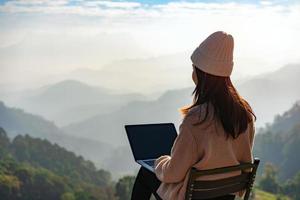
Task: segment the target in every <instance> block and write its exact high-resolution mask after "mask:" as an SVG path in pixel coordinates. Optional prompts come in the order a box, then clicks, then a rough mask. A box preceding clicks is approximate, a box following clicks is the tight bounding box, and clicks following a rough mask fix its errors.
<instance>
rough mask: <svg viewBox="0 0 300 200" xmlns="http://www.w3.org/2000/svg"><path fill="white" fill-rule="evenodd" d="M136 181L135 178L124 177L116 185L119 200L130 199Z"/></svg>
mask: <svg viewBox="0 0 300 200" xmlns="http://www.w3.org/2000/svg"><path fill="white" fill-rule="evenodd" d="M134 180H135V177H134V176H124V177H123V178H121V179H119V181H118V182H117V184H116V196H118V197H119V200H128V199H130V197H131V191H132V188H133V184H134Z"/></svg>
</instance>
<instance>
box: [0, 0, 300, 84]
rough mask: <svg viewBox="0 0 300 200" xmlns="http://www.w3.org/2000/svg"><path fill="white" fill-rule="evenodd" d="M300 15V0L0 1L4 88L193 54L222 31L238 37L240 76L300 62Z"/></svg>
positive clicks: (237, 68)
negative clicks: (119, 63) (130, 61)
mask: <svg viewBox="0 0 300 200" xmlns="http://www.w3.org/2000/svg"><path fill="white" fill-rule="evenodd" d="M299 19H300V1H299V0H298V1H283V0H278V1H276V0H274V1H266V0H264V1H246V0H245V1H229V0H215V1H167V0H159V1H146V0H143V1H129V0H128V1H98V0H89V1H83V0H12V1H3V0H0V76H1V80H0V88H1V86H2V87H4V86H7V87H12V86H20V87H21V86H22V87H32V86H34V85H35V84H46V83H47V82H51V81H53V80H54V79H51V77H55V76H57V75H60V74H68V73H71V72H72V71H74V70H77V69H93V70H100V69H103V68H104V67H105V66H107V65H109V64H110V63H113V62H116V61H122V60H128V59H134V60H140V59H149V58H150V59H151V58H153V57H155V58H159V57H160V56H164V55H174V54H175V55H176V54H178V55H182V59H184V60H186V61H189V56H188V55H190V54H191V53H192V51H193V50H194V49H195V48H196V47H197V46H198V45H199V44H200V42H201V41H203V40H204V39H205V38H206V37H207V36H208V35H209V34H211V33H213V32H215V31H218V30H223V31H226V32H228V33H230V34H232V35H233V37H234V41H235V47H234V63H235V68H234V74H233V76H234V77H235V78H239V77H247V76H253V75H257V74H260V73H265V72H268V71H274V70H276V69H278V68H280V67H282V66H284V65H286V64H289V63H300V55H299V53H298V52H300V38H299V35H300V20H299ZM183 55H185V56H183ZM120 67H121V66H120ZM182 67H183V69H182V71H183V72H184V73H186V74H189V72H188V70H190V66H188V67H186V66H182ZM187 69H188V70H187ZM155 70H158V71H159V69H155ZM178 70H179V71H180V70H181V69H177V71H178ZM175 77H176V75H175ZM99 84H100V83H99Z"/></svg>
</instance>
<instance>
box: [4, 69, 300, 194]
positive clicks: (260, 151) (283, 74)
mask: <svg viewBox="0 0 300 200" xmlns="http://www.w3.org/2000/svg"><path fill="white" fill-rule="evenodd" d="M299 74H300V65H299V64H294V65H286V66H283V67H282V68H280V69H279V70H277V71H274V72H270V73H267V74H262V75H259V76H254V77H251V78H249V79H247V80H239V81H237V82H236V86H237V89H238V91H240V94H241V95H242V96H243V97H245V99H247V100H248V102H249V103H250V105H251V106H252V108H253V110H254V112H255V114H256V116H257V122H256V135H255V142H254V156H255V157H259V158H260V159H261V161H262V163H261V165H260V167H259V171H258V177H257V180H256V185H255V188H254V193H253V195H252V197H251V198H252V199H256V200H260V199H270V200H271V199H274V200H275V199H287V200H288V199H300V157H299V155H298V154H297V153H295V152H300V146H299V144H300V90H299V88H298V86H299V78H298V75H299ZM193 89H194V88H192V87H186V88H177V89H171V90H167V91H165V92H163V93H162V94H155V93H153V95H150V94H148V95H146V94H142V93H137V92H127V93H120V92H119V91H114V90H112V89H107V88H104V87H100V86H99V87H98V86H90V85H89V84H86V83H84V82H82V81H78V80H71V79H69V80H64V81H61V82H57V83H55V84H52V85H47V86H44V87H41V88H38V89H31V90H30V91H28V90H26V91H18V92H12V93H4V92H3V93H0V95H1V96H0V101H1V102H0V127H1V129H0V137H1V138H0V194H1V195H0V199H2V198H3V199H11V200H13V199H28V200H34V199H39V198H38V196H41V195H44V198H43V199H49V200H54V199H62V200H71V199H76V200H77V199H80V200H85V199H109V200H114V199H120V200H123V199H124V200H126V199H129V195H130V191H131V187H132V184H133V181H134V176H135V174H136V172H137V170H138V168H139V166H138V165H137V164H136V163H135V162H134V159H133V157H132V154H131V150H130V147H129V144H128V141H127V139H126V134H125V129H124V125H125V124H139V123H163V122H172V123H174V124H175V126H176V128H177V129H178V126H179V124H180V122H181V118H182V117H181V115H180V113H179V111H178V109H179V108H180V107H182V106H184V105H187V104H190V103H191V102H192V92H193ZM46 197H47V198H46Z"/></svg>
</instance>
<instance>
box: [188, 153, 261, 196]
mask: <svg viewBox="0 0 300 200" xmlns="http://www.w3.org/2000/svg"><path fill="white" fill-rule="evenodd" d="M259 162H260V160H259V159H258V158H255V159H254V163H242V164H240V165H235V166H228V167H222V168H215V169H207V170H197V169H196V168H192V169H191V173H190V175H189V180H188V185H187V190H186V200H191V199H193V200H196V199H209V198H214V197H219V196H224V195H227V194H230V193H235V192H239V191H241V190H245V191H246V193H245V195H244V200H248V198H249V195H250V191H251V189H252V185H253V183H254V179H255V174H256V170H257V168H258V165H259ZM233 171H240V172H242V173H241V174H240V175H237V176H232V177H228V178H223V179H218V180H197V179H198V178H199V177H201V176H206V175H215V174H223V173H229V172H233Z"/></svg>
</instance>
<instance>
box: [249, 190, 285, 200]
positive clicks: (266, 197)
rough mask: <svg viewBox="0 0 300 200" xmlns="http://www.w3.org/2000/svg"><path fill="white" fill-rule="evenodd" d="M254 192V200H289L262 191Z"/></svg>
mask: <svg viewBox="0 0 300 200" xmlns="http://www.w3.org/2000/svg"><path fill="white" fill-rule="evenodd" d="M254 190H255V200H290V198H288V197H287V196H282V195H276V194H272V193H269V192H265V191H263V190H259V189H254Z"/></svg>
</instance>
